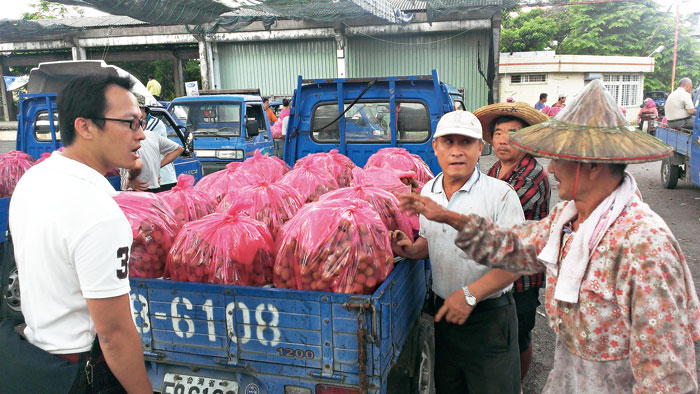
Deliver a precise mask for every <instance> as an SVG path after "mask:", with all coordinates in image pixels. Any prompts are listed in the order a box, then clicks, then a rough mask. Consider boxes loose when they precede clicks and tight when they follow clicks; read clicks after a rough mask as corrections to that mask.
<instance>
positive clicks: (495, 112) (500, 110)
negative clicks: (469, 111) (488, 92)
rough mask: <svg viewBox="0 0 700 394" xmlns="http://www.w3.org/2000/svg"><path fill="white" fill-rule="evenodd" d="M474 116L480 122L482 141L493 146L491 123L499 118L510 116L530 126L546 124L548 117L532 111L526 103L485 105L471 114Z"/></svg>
mask: <svg viewBox="0 0 700 394" xmlns="http://www.w3.org/2000/svg"><path fill="white" fill-rule="evenodd" d="M473 114H474V116H476V117H477V118H478V119H479V122H481V128H482V129H483V130H484V136H483V138H484V140H485V141H486V142H488V143H489V144H491V145H493V121H494V120H496V118H500V117H501V116H512V117H514V118H518V119H520V120H522V121H523V122H525V126H532V125H535V124H537V123H542V122H546V121H548V120H549V116H547V115H545V114H543V113H542V112H540V111H538V110H536V109H534V108H533V107H532V106H530V105H529V104H527V103H521V102H516V103H498V104H491V105H485V106H483V107H481V108H479V109H477V110H476V111H474V112H473Z"/></svg>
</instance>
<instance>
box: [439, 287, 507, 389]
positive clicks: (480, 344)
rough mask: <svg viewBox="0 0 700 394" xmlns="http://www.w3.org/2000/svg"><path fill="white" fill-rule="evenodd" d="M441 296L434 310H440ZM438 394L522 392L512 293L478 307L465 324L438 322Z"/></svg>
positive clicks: (483, 302)
mask: <svg viewBox="0 0 700 394" xmlns="http://www.w3.org/2000/svg"><path fill="white" fill-rule="evenodd" d="M442 302H444V300H442V299H441V298H439V297H437V300H436V310H438V309H439V307H440V306H442ZM435 389H436V393H437V394H448V393H449V394H456V393H471V394H482V393H483V394H486V393H494V394H508V393H512V394H518V393H520V352H519V350H518V320H517V316H516V312H515V301H514V300H513V296H512V295H511V294H510V293H508V294H506V295H503V296H501V297H500V298H499V299H497V300H486V301H482V302H481V303H479V304H477V306H476V308H474V311H472V313H471V315H470V316H469V318H468V319H467V321H466V323H464V324H463V325H461V326H460V325H457V324H452V323H447V322H446V321H445V320H444V319H443V320H441V321H440V322H438V323H435Z"/></svg>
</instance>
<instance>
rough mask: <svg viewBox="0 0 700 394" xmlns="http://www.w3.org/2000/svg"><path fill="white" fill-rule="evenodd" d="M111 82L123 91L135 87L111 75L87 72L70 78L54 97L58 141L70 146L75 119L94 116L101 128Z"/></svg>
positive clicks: (126, 79)
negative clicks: (58, 129)
mask: <svg viewBox="0 0 700 394" xmlns="http://www.w3.org/2000/svg"><path fill="white" fill-rule="evenodd" d="M110 85H117V86H120V87H122V88H124V89H126V90H131V88H132V87H133V86H134V82H132V81H131V80H130V79H129V78H127V77H117V76H113V75H86V76H83V77H78V78H75V79H73V80H71V81H70V82H69V83H68V85H66V86H65V87H64V88H63V90H61V92H60V93H59V94H58V98H57V99H56V108H57V109H58V124H59V127H60V130H61V142H62V143H63V145H64V146H70V145H71V144H72V143H73V141H75V119H76V118H86V119H93V121H92V122H93V123H95V125H96V126H97V127H99V128H100V129H101V128H103V127H104V126H105V122H104V121H103V120H94V119H95V118H103V117H104V115H105V112H107V97H105V92H106V90H107V87H109V86H110Z"/></svg>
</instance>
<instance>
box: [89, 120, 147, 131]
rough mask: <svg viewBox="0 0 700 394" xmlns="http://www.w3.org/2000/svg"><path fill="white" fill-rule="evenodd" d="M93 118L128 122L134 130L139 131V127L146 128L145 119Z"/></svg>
mask: <svg viewBox="0 0 700 394" xmlns="http://www.w3.org/2000/svg"><path fill="white" fill-rule="evenodd" d="M92 120H111V121H114V122H122V123H128V124H129V128H130V129H131V130H133V131H138V129H139V128H142V129H145V128H146V121H145V120H143V119H117V118H92Z"/></svg>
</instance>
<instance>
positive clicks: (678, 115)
mask: <svg viewBox="0 0 700 394" xmlns="http://www.w3.org/2000/svg"><path fill="white" fill-rule="evenodd" d="M692 108H695V106H694V105H693V98H692V97H690V93H688V92H687V91H686V90H685V89H683V88H678V89H676V90H674V91H673V92H671V94H669V95H668V98H667V99H666V104H664V111H665V113H666V119H667V120H677V119H685V118H687V117H689V116H691V115H690V114H689V113H688V111H686V109H692Z"/></svg>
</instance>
